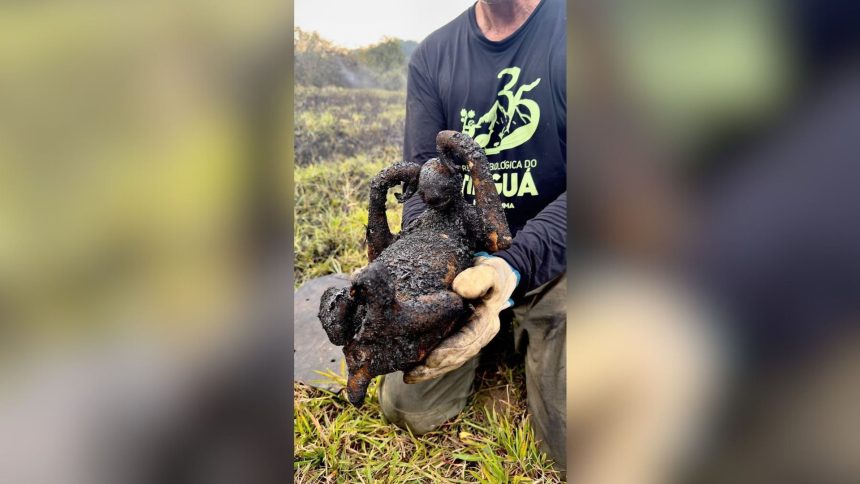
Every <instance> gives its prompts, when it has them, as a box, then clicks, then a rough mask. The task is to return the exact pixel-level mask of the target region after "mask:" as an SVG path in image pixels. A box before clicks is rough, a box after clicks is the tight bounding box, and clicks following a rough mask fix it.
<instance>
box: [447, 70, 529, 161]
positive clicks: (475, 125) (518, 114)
mask: <svg viewBox="0 0 860 484" xmlns="http://www.w3.org/2000/svg"><path fill="white" fill-rule="evenodd" d="M505 76H509V77H510V80H509V81H508V83H507V84H505V85H504V87H502V90H501V91H499V92H498V93H497V94H498V98H497V99H496V102H494V103H493V106H492V107H491V108H490V110H489V111H487V112H486V114H484V115H483V116H481V117H480V118H478V120H477V121H475V119H474V118H475V111H474V110H471V109H468V110H467V109H466V108H463V109H461V110H460V122H462V123H463V133H465V134H467V135H469V136H470V137H472V138H473V139H474V140H475V142H477V143H478V144H479V145H481V147H482V148H484V151H485V152H486V153H487V155H495V154H496V153H499V152H501V151H503V150H506V149H509V148H513V147H515V146H519V145H521V144H523V143H525V142H526V141H528V140H529V139H531V137H532V135H533V134H534V133H535V131H536V130H537V127H538V121H540V107H539V106H538V104H537V103H536V102H534V101H533V100H531V99H524V98H523V94H524V93H526V92H529V91H531V90H532V89H534V88H535V86H537V85H538V83H540V78H537V79H536V80H535V81H534V82H532V83H531V84H525V85H521V86H519V88H518V89H517V90H516V92H514V91H513V88H514V85H516V83H517V81H519V78H520V68H519V67H508V68H507V69H502V70H501V71H500V72H499V75H498V76H496V77H497V78H499V79H502V78H504V77H505Z"/></svg>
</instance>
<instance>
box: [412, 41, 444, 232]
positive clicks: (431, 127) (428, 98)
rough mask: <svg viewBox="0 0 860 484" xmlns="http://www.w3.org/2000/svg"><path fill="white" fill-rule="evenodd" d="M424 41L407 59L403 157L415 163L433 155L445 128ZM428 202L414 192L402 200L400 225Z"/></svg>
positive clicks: (421, 209) (419, 213)
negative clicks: (438, 137) (440, 133)
mask: <svg viewBox="0 0 860 484" xmlns="http://www.w3.org/2000/svg"><path fill="white" fill-rule="evenodd" d="M427 48H428V47H427V45H426V44H423V43H422V44H421V45H419V46H418V48H417V49H415V52H414V53H413V54H412V58H411V59H410V60H409V71H408V77H407V81H406V125H405V130H404V138H403V159H404V160H406V161H412V162H414V163H418V164H424V162H425V161H427V160H429V159H430V158H433V157H434V156H436V134H437V133H439V131H442V130H444V129H445V113H444V111H443V108H442V102H441V100H440V99H439V90H438V88H437V84H436V82H435V76H434V73H433V71H432V70H431V69H430V68H429V67H428V64H427V58H426V54H425V52H426V50H427ZM426 209H427V206H426V205H425V204H424V202H423V201H422V200H421V197H419V196H418V194H417V193H416V194H415V195H413V196H412V197H410V198H409V199H408V200H406V202H405V203H404V204H403V218H402V224H401V227H406V226H407V225H409V223H410V222H412V221H413V220H415V219H416V218H417V217H418V216H419V215H421V214H422V213H423V212H424V210H426Z"/></svg>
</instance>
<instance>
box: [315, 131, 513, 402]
mask: <svg viewBox="0 0 860 484" xmlns="http://www.w3.org/2000/svg"><path fill="white" fill-rule="evenodd" d="M436 149H437V154H438V157H437V158H433V159H430V160H428V161H427V162H426V163H424V164H423V165H418V164H416V163H411V162H401V163H396V164H394V165H392V166H390V167H388V168H385V169H384V170H382V171H381V172H379V174H377V175H376V176H375V177H374V178H373V181H372V183H371V188H370V206H369V213H368V225H367V255H368V258H369V260H370V263H369V264H368V266H367V267H365V268H364V269H363V270H361V272H359V273H358V274H356V275H355V276H354V277H353V278H352V281H351V285H350V286H349V287H345V288H340V289H338V288H330V289H328V290H327V291H326V292H325V293H324V294H323V297H322V299H321V300H320V313H319V317H320V321H322V325H323V328H324V329H325V331H326V334H327V335H328V338H329V339H330V340H331V342H332V343H333V344H336V345H339V346H340V345H343V347H344V348H343V353H344V355H345V356H346V363H347V368H348V369H349V378H348V382H347V395H348V397H349V401H350V402H351V403H352V404H353V405H356V406H359V405H361V404H362V402H363V401H364V397H365V394H366V392H367V386H368V385H369V384H370V381H371V379H372V378H373V377H375V376H377V375H384V374H387V373H391V372H394V371H398V370H402V371H408V370H409V369H411V368H413V367H415V366H416V365H418V364H419V363H421V362H422V361H423V360H424V359H425V358H426V357H427V355H428V354H429V353H430V351H431V350H432V349H433V348H435V347H436V346H437V345H438V344H439V343H440V342H441V341H442V339H444V338H445V337H446V336H448V335H449V334H450V333H452V332H453V331H454V330H455V329H457V328H458V327H459V326H460V325H461V324H462V323H463V322H465V320H466V319H468V317H469V316H470V315H471V312H472V307H471V306H470V304H469V301H465V300H463V299H462V298H461V297H460V296H459V295H457V294H456V293H455V292H453V291H452V290H451V284H452V282H453V281H454V277H455V276H456V275H457V274H459V273H460V272H461V271H463V270H464V269H466V268H468V267H469V266H470V265H471V261H472V255H473V254H474V253H475V252H476V251H481V250H485V251H490V252H494V251H497V250H501V249H506V248H508V247H509V246H510V243H511V235H510V231H509V229H508V225H507V222H506V220H505V214H504V212H503V211H502V205H501V202H500V200H499V195H498V192H497V191H496V186H495V184H494V183H493V179H492V177H491V175H490V171H489V167H488V165H487V157H486V156H485V155H484V152H483V150H482V149H481V147H480V146H479V145H478V144H477V143H475V142H474V141H473V140H472V139H471V138H469V137H468V136H467V135H465V134H462V133H458V132H455V131H442V132H440V133H439V134H438V135H437V137H436ZM458 165H459V166H458ZM462 165H465V166H467V167H468V171H469V174H470V175H471V177H472V183H473V185H474V187H475V204H474V205H472V204H470V203H467V202H466V201H465V200H464V199H463V197H462V195H461V189H462V184H463V175H462V173H461V172H462V170H461V169H460V166H462ZM398 184H403V193H402V195H400V196H398V200H399V201H400V202H403V201H405V200H406V199H407V198H408V197H409V196H411V195H412V194H414V193H415V192H416V191H417V192H418V194H419V196H420V197H421V199H422V200H423V201H424V203H425V204H426V205H427V207H428V208H427V210H426V211H425V212H424V213H423V214H422V215H421V216H419V217H418V218H417V219H415V220H414V221H412V222H411V223H410V224H409V225H408V226H406V227H404V228H403V230H402V231H401V233H400V234H399V235H394V234H392V233H391V231H390V229H389V227H388V220H387V218H386V215H385V199H386V196H387V193H388V190H389V189H390V188H392V187H394V186H396V185H398Z"/></svg>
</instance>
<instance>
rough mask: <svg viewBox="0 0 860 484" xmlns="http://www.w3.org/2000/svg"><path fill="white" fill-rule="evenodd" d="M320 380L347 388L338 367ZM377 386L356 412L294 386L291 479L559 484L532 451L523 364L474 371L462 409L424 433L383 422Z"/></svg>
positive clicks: (339, 398) (338, 399) (337, 397)
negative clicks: (472, 389)
mask: <svg viewBox="0 0 860 484" xmlns="http://www.w3.org/2000/svg"><path fill="white" fill-rule="evenodd" d="M325 377H327V378H329V379H332V380H334V381H336V382H337V383H338V384H340V385H344V384H345V376H344V374H343V369H342V370H341V374H340V375H339V374H336V373H331V374H328V375H325ZM377 383H378V379H377V380H375V381H374V383H372V384H371V386H370V389H369V391H368V395H367V399H366V400H365V403H364V405H363V406H362V407H361V408H360V409H356V408H355V407H353V406H352V405H350V404H349V402H348V401H347V400H346V399H345V397H344V396H343V392H341V393H338V394H335V393H331V392H328V391H325V390H320V389H317V388H313V387H310V386H308V385H305V384H302V383H296V385H295V415H294V417H295V418H294V422H295V482H303V483H311V482H314V483H315V482H367V483H370V482H493V483H520V482H547V483H552V482H563V481H562V480H561V478H560V476H559V474H558V473H557V472H556V471H554V470H552V467H551V462H550V460H549V459H548V457H546V455H545V454H543V453H542V452H540V451H539V450H538V448H537V445H536V442H535V439H534V433H533V431H532V428H531V425H530V420H529V417H528V413H527V411H526V401H525V398H524V395H523V393H524V380H523V372H522V369H521V367H508V366H505V365H502V366H499V367H496V368H494V369H482V370H479V372H478V378H477V381H476V391H475V393H474V394H473V395H472V396H471V397H470V399H469V401H468V403H467V404H466V408H465V409H464V410H463V412H462V413H460V415H458V416H457V417H455V418H454V419H452V420H450V421H448V422H446V423H445V424H443V425H442V426H441V427H440V428H439V429H438V430H435V431H433V432H430V433H427V434H425V435H422V436H415V435H412V434H411V433H410V432H408V431H406V430H402V429H400V428H398V427H396V426H394V425H391V424H388V423H386V422H385V421H384V420H383V418H382V414H381V411H380V408H379V401H378V399H377V395H376V390H377V386H378V385H377Z"/></svg>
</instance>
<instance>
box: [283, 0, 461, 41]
mask: <svg viewBox="0 0 860 484" xmlns="http://www.w3.org/2000/svg"><path fill="white" fill-rule="evenodd" d="M473 3H474V0H295V3H294V5H295V23H296V27H300V28H301V29H302V30H309V31H310V30H316V31H317V32H319V33H320V35H322V36H323V37H324V38H326V39H329V40H332V41H334V42H335V43H337V44H340V45H342V46H344V47H350V48H354V47H360V46H364V45H368V44H373V43H376V42H378V41H379V40H380V39H382V37H384V36H391V37H397V38H400V39H403V40H416V41H420V40H422V39H423V38H424V37H426V36H427V35H428V34H430V33H431V32H433V31H434V30H436V29H438V28H439V27H441V26H443V25H445V24H446V23H448V22H450V21H451V20H453V19H454V17H456V16H457V15H459V14H460V13H462V12H463V11H464V10H466V9H467V8H469V7H470V6H471V5H472V4H473Z"/></svg>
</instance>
